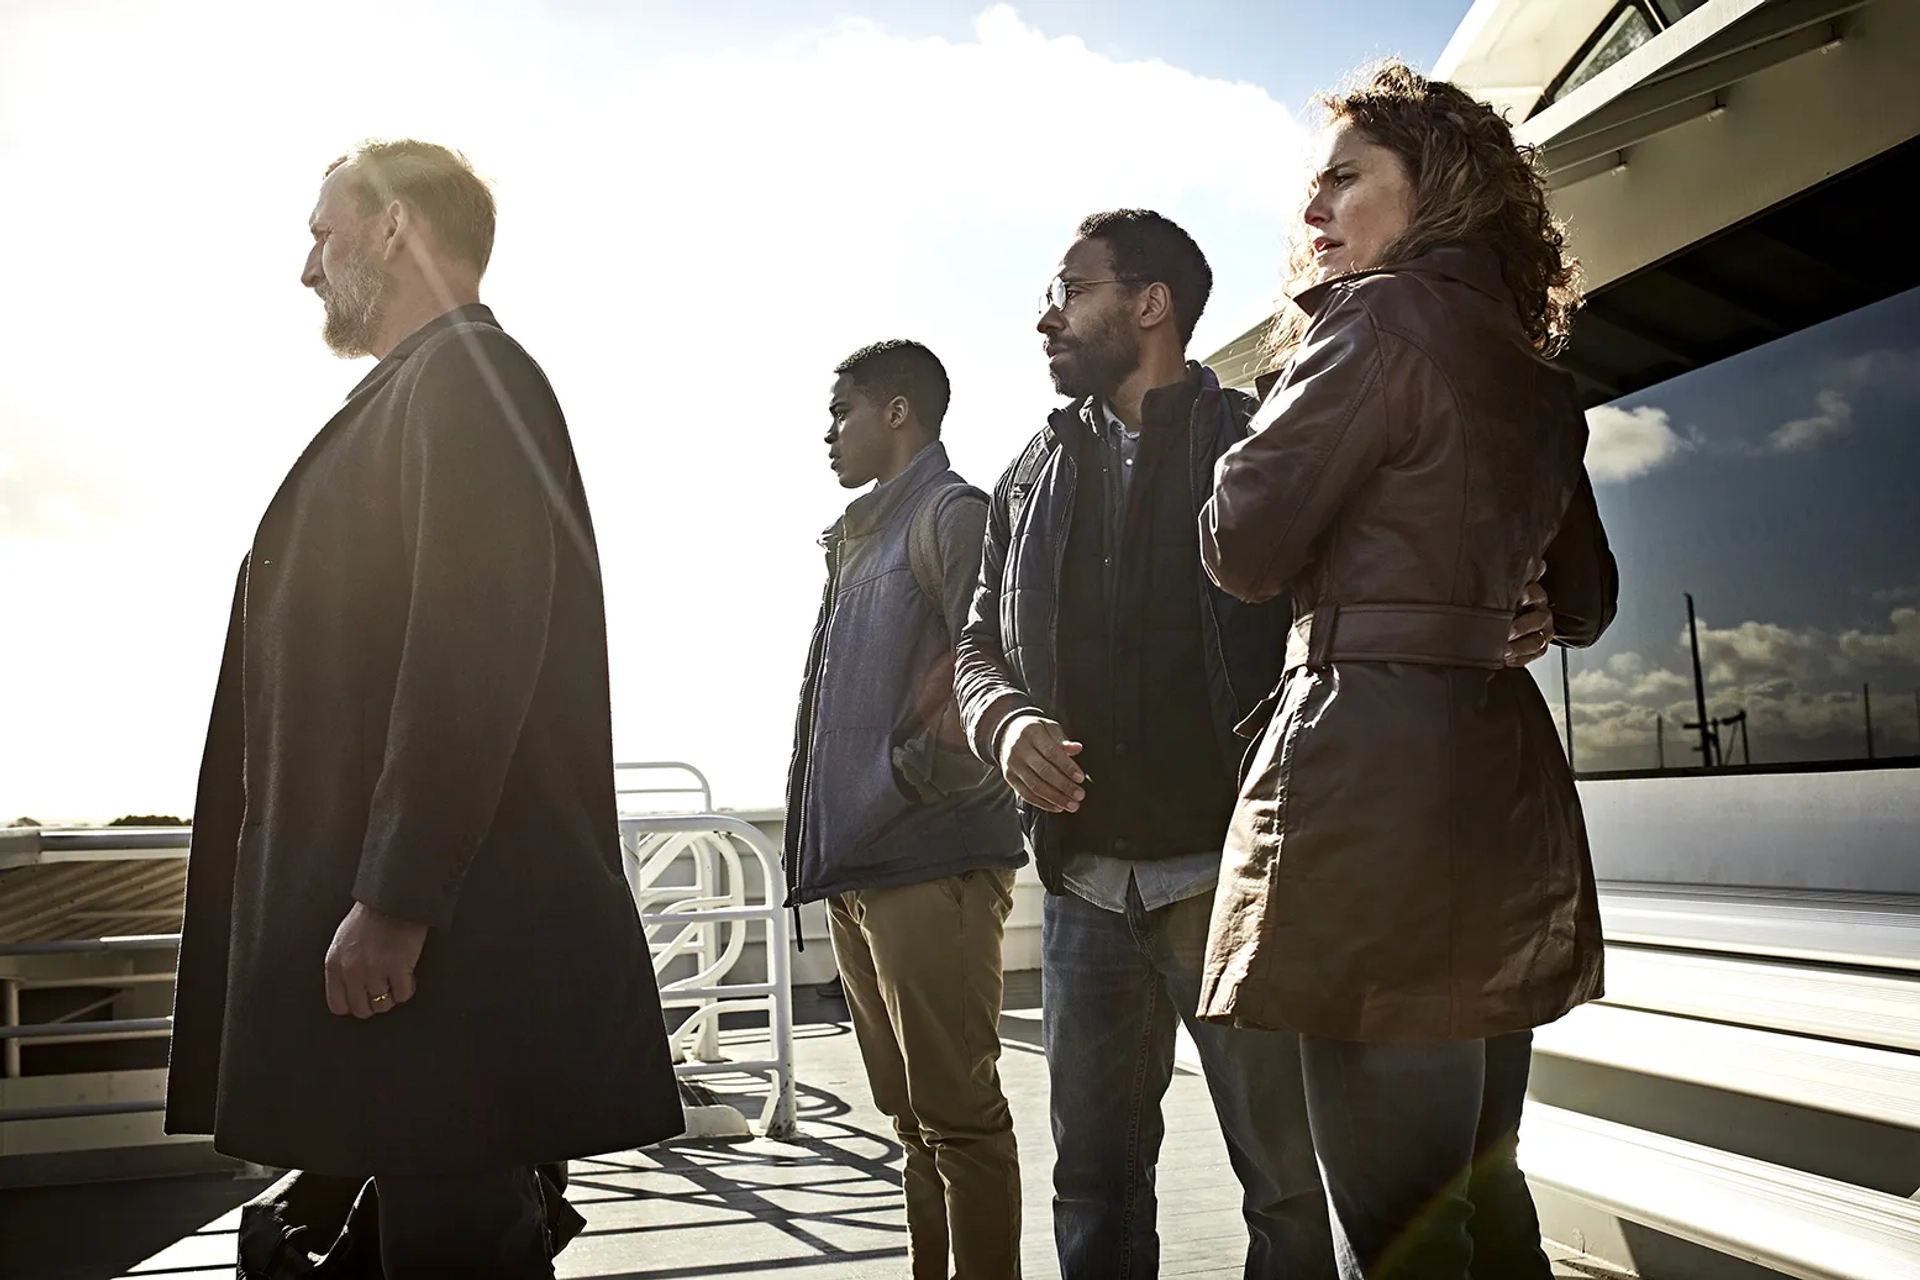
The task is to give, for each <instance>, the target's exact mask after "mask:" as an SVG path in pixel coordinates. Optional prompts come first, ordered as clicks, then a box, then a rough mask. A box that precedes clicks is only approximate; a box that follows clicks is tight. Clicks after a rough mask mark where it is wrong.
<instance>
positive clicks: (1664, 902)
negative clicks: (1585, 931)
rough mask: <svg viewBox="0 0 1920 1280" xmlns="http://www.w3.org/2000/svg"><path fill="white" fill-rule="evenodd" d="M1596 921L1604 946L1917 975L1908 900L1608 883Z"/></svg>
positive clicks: (1919, 952)
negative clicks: (1728, 954)
mask: <svg viewBox="0 0 1920 1280" xmlns="http://www.w3.org/2000/svg"><path fill="white" fill-rule="evenodd" d="M1600 919H1601V923H1602V926H1603V927H1604V929H1605V930H1606V935H1607V941H1609V942H1627V943H1636V944H1639V945H1642V946H1652V947H1684V948H1687V949H1689V950H1694V951H1729V952H1736V953H1739V954H1742V955H1752V956H1776V957H1781V958H1785V959H1793V960H1812V961H1818V962H1820V963H1824V964H1844V965H1855V966H1859V967H1862V968H1872V969H1908V970H1912V969H1920V897H1915V896H1908V895H1896V894H1873V893H1841V892H1829V891H1813V890H1805V889H1723V888H1702V887H1697V886H1690V885H1652V884H1629V883H1625V882H1611V883H1606V884H1602V885H1601V886H1600Z"/></svg>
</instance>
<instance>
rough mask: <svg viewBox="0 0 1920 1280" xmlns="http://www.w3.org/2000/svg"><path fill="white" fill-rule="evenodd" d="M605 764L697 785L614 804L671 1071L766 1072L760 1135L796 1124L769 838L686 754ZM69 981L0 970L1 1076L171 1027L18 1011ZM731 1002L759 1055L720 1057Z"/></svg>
mask: <svg viewBox="0 0 1920 1280" xmlns="http://www.w3.org/2000/svg"><path fill="white" fill-rule="evenodd" d="M614 770H615V790H616V792H617V793H618V794H619V795H620V796H621V797H623V798H627V797H637V796H647V797H654V796H666V795H684V796H688V797H693V796H698V797H699V800H700V804H701V806H702V808H701V810H700V811H699V812H686V813H649V814H637V813H623V815H622V816H621V819H620V842H621V849H622V854H623V859H624V861H625V863H626V871H627V883H628V886H629V888H630V889H631V890H632V892H633V899H634V905H635V908H636V909H637V910H638V912H639V914H640V919H641V923H642V926H643V927H644V929H645V931H646V934H647V939H648V943H649V947H650V949H651V951H652V957H653V966H654V973H655V975H656V977H657V978H659V980H660V992H661V1005H662V1008H663V1009H680V1008H690V1009H691V1010H692V1013H691V1014H689V1015H688V1017H687V1018H686V1020H685V1021H683V1022H682V1023H681V1024H680V1025H679V1026H678V1027H677V1028H675V1029H674V1030H673V1032H672V1033H671V1035H670V1044H671V1046H672V1049H673V1054H674V1059H675V1064H674V1072H675V1074H676V1075H678V1076H680V1077H682V1078H688V1077H697V1076H717V1075H723V1074H743V1075H750V1076H763V1077H765V1078H766V1080H767V1087H768V1088H767V1100H766V1103H765V1105H764V1107H763V1108H762V1112H761V1117H760V1122H761V1126H762V1128H763V1130H764V1132H765V1133H766V1134H767V1136H769V1137H786V1136H790V1135H791V1134H792V1133H793V1132H794V1131H795V1120H794V1082H793V994H792V984H791V977H790V968H789V957H788V954H787V946H788V944H787V921H786V914H785V912H784V911H783V910H782V909H781V907H780V904H779V903H778V901H776V900H775V898H774V896H773V894H774V886H776V885H778V884H780V883H781V878H780V873H779V862H780V855H779V852H778V851H777V850H776V849H774V847H773V845H772V844H771V843H770V842H769V841H768V840H767V838H766V836H765V835H764V834H762V833H761V832H760V831H759V830H758V829H757V828H755V827H753V826H751V825H750V824H748V823H746V822H744V821H742V820H740V819H738V818H733V817H729V816H727V815H724V814H716V813H713V812H711V810H712V808H713V791H712V788H711V786H710V785H709V784H708V782H707V779H706V775H705V774H703V773H701V771H700V770H699V769H697V768H695V767H694V766H692V765H690V764H685V763H681V762H678V761H657V762H655V761H648V762H633V763H625V762H623V763H619V764H616V765H615V766H614ZM661 773H665V774H667V775H668V781H666V782H665V783H659V784H656V785H639V784H640V783H645V782H648V781H651V779H649V777H648V775H649V774H654V775H657V774H661ZM676 774H677V775H678V776H679V777H681V778H682V779H691V780H692V781H691V782H690V783H685V784H684V785H683V784H675V783H673V782H672V781H671V779H672V777H673V775H676ZM5 834H6V840H5V841H4V843H0V866H5V867H19V866H39V865H46V864H51V863H62V862H114V861H136V860H146V859H153V858H184V857H186V856H187V849H188V845H189V844H190V842H191V840H192V834H193V833H192V830H191V828H186V827H178V828H117V829H113V828H109V829H92V830H26V831H9V832H7V833H5ZM741 849H745V850H747V851H748V852H749V853H750V854H751V855H752V856H753V858H754V861H755V863H756V864H757V867H758V870H759V873H760V875H759V881H760V886H759V887H760V891H759V893H758V895H757V899H755V898H754V897H753V896H752V895H750V894H749V886H748V877H747V876H746V875H745V874H744V873H745V870H746V864H745V863H743V861H742V858H741V854H740V851H741ZM683 863H684V864H687V865H688V866H690V872H689V871H688V870H684V869H676V868H677V867H679V866H680V864H683ZM689 876H690V878H689ZM756 922H760V923H763V924H764V925H765V943H766V964H767V974H766V978H765V980H764V981H758V982H727V981H725V979H726V978H727V976H728V974H729V973H730V972H731V971H732V970H733V968H734V967H735V965H736V964H737V963H738V962H739V961H740V960H741V959H742V957H743V955H744V954H745V951H746V946H747V941H748V937H747V935H748V931H749V929H750V928H751V927H752V925H753V924H754V923H756ZM179 944H180V935H179V934H177V933H169V934H145V935H138V936H125V937H107V938H83V939H72V940H65V941H57V942H16V943H0V959H4V958H15V957H18V958H26V957H41V956H66V955H111V954H116V953H123V952H144V951H164V950H175V949H177V948H178V947H179ZM686 958H691V960H692V963H693V967H694V972H693V973H691V974H690V975H687V976H684V977H676V978H668V977H667V976H666V974H667V973H668V971H669V970H670V969H671V968H672V967H673V966H674V965H675V964H676V962H679V961H681V960H683V959H686ZM172 977H173V975H172V973H171V972H168V973H162V974H102V975H97V976H95V975H87V976H86V978H85V985H88V986H97V987H102V988H120V987H125V986H130V985H134V984H136V983H143V982H149V981H153V980H155V979H156V978H158V979H165V980H171V978H172ZM77 984H79V979H76V978H59V979H39V978H25V977H19V976H9V977H5V978H0V1055H4V1065H5V1075H6V1076H7V1077H9V1078H13V1077H18V1076H19V1074H20V1046H21V1045H23V1044H28V1043H37V1042H41V1041H54V1040H64V1041H68V1042H76V1043H86V1042H99V1041H107V1040H123V1039H133V1038H151V1037H164V1036H169V1035H171V1034H172V1029H173V1019H172V1018H123V1019H106V1020H101V1019H95V1020H91V1021H86V1022H77V1021H68V1022H58V1021H56V1022H48V1023H31V1024H26V1025H22V1024H21V1022H20V1006H19V995H20V992H21V991H23V990H28V989H36V988H38V987H42V986H47V985H77ZM96 1007H97V1006H96ZM732 1014H748V1015H751V1016H763V1017H764V1018H765V1019H766V1022H767V1028H768V1045H769V1048H768V1051H767V1053H766V1055H765V1056H763V1057H758V1058H751V1059H743V1060H731V1061H730V1060H727V1059H726V1058H724V1057H723V1055H722V1054H721V1052H720V1046H719V1030H720V1020H721V1019H722V1018H723V1017H726V1016H728V1015H732ZM165 1107H166V1103H165V1102H164V1101H162V1100H159V1099H141V1100H125V1101H117V1102H89V1103H71V1104H63V1105H49V1106H34V1107H6V1108H0V1123H7V1122H13V1121H23V1120H59V1119H71V1118H76V1117H82V1116H111V1115H129V1114H137V1113H141V1112H153V1111H162V1110H164V1109H165Z"/></svg>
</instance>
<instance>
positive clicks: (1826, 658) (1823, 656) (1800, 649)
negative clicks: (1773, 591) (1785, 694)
mask: <svg viewBox="0 0 1920 1280" xmlns="http://www.w3.org/2000/svg"><path fill="white" fill-rule="evenodd" d="M1686 640H1687V636H1686V633H1685V632H1684V631H1682V632H1681V633H1680V643H1682V644H1685V643H1686ZM1830 653H1831V650H1830V647H1829V643H1828V640H1827V637H1826V636H1825V635H1824V634H1823V633H1822V632H1821V631H1819V630H1818V629H1817V628H1811V627H1809V628H1803V629H1794V628H1791V627H1783V626H1780V625H1779V624H1777V623H1772V622H1754V621H1748V622H1742V623H1741V624H1740V625H1739V626H1737V627H1726V628H1721V629H1715V628H1713V627H1710V626H1708V625H1706V624H1705V623H1704V622H1703V623H1701V624H1700V662H1701V665H1702V666H1703V667H1704V668H1705V670H1706V676H1707V680H1708V681H1709V682H1710V683H1712V684H1732V683H1740V682H1744V681H1749V680H1756V679H1763V678H1766V677H1772V676H1800V677H1805V676H1808V675H1811V674H1814V673H1816V672H1825V671H1829V670H1831V669H1832V665H1833V664H1832V661H1831V658H1830Z"/></svg>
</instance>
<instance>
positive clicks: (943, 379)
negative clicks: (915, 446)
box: [833, 338, 953, 436]
mask: <svg viewBox="0 0 1920 1280" xmlns="http://www.w3.org/2000/svg"><path fill="white" fill-rule="evenodd" d="M833 371H834V372H835V373H836V374H845V375H846V377H847V379H848V380H849V381H850V382H852V383H853V385H854V386H856V387H858V388H860V390H861V391H862V392H864V393H865V394H866V395H867V397H868V398H869V399H872V400H878V401H886V400H891V399H893V398H894V397H895V396H905V397H906V399H907V403H908V404H910V405H912V406H913V412H914V415H915V416H916V417H918V418H919V419H920V421H921V422H922V423H924V424H925V425H926V427H927V429H928V430H929V431H931V432H933V434H935V435H936V436H937V435H939V434H940V423H941V420H942V419H944V418H945V417H946V416H947V403H948V401H949V400H950V399H951V398H952V396H953V387H952V385H951V384H950V383H948V381H947V368H946V366H945V365H943V364H941V363H940V357H939V356H936V355H935V354H933V352H931V351H929V350H927V349H926V347H925V346H923V345H921V344H920V343H918V342H914V341H911V340H910V339H907V338H888V339H887V340H886V341H885V342H875V343H871V344H869V345H867V346H864V347H862V348H860V349H859V350H858V351H856V352H854V353H853V354H852V355H850V356H848V357H847V358H846V359H845V360H842V361H841V362H840V363H839V364H837V365H835V366H834V367H833Z"/></svg>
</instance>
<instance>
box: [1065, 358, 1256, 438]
mask: <svg viewBox="0 0 1920 1280" xmlns="http://www.w3.org/2000/svg"><path fill="white" fill-rule="evenodd" d="M1219 394H1220V379H1219V378H1218V377H1217V376H1215V374H1214V372H1213V370H1211V369H1209V368H1207V366H1205V365H1203V364H1201V363H1200V362H1199V361H1198V360H1189V361H1187V372H1186V375H1185V376H1184V377H1182V378H1181V379H1180V381H1178V382H1170V383H1168V384H1167V385H1166V386H1164V387H1155V388H1154V389H1153V390H1151V391H1149V392H1147V394H1146V397H1145V398H1144V400H1143V401H1142V402H1141V406H1140V407H1141V411H1142V412H1141V416H1142V417H1143V418H1144V419H1145V420H1146V421H1147V422H1160V421H1163V420H1164V419H1165V417H1166V416H1167V415H1168V413H1169V412H1170V411H1172V412H1174V413H1176V414H1177V412H1178V411H1177V409H1176V408H1175V406H1178V405H1180V404H1181V403H1182V401H1184V402H1185V405H1186V419H1187V421H1189V422H1191V421H1192V420H1193V418H1194V417H1195V416H1196V415H1197V414H1198V413H1199V412H1200V411H1201V409H1202V407H1203V406H1205V405H1206V404H1207V403H1208V401H1209V399H1211V398H1212V397H1217V396H1218V395H1219ZM1047 423H1048V425H1049V426H1051V427H1052V428H1053V433H1054V434H1055V435H1057V436H1059V435H1065V434H1066V433H1067V431H1068V430H1069V429H1071V428H1073V427H1074V426H1076V425H1077V426H1078V428H1079V429H1080V430H1081V431H1084V432H1086V433H1088V434H1090V435H1092V436H1093V437H1094V438H1095V439H1098V438H1100V437H1101V436H1103V435H1104V434H1105V432H1106V415H1105V411H1104V410H1103V409H1102V407H1101V402H1100V397H1098V396H1083V397H1081V398H1080V399H1078V400H1075V401H1074V402H1073V403H1072V404H1068V405H1062V406H1061V407H1060V408H1058V409H1055V410H1054V411H1053V412H1052V413H1051V414H1049V415H1048V417H1047Z"/></svg>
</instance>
